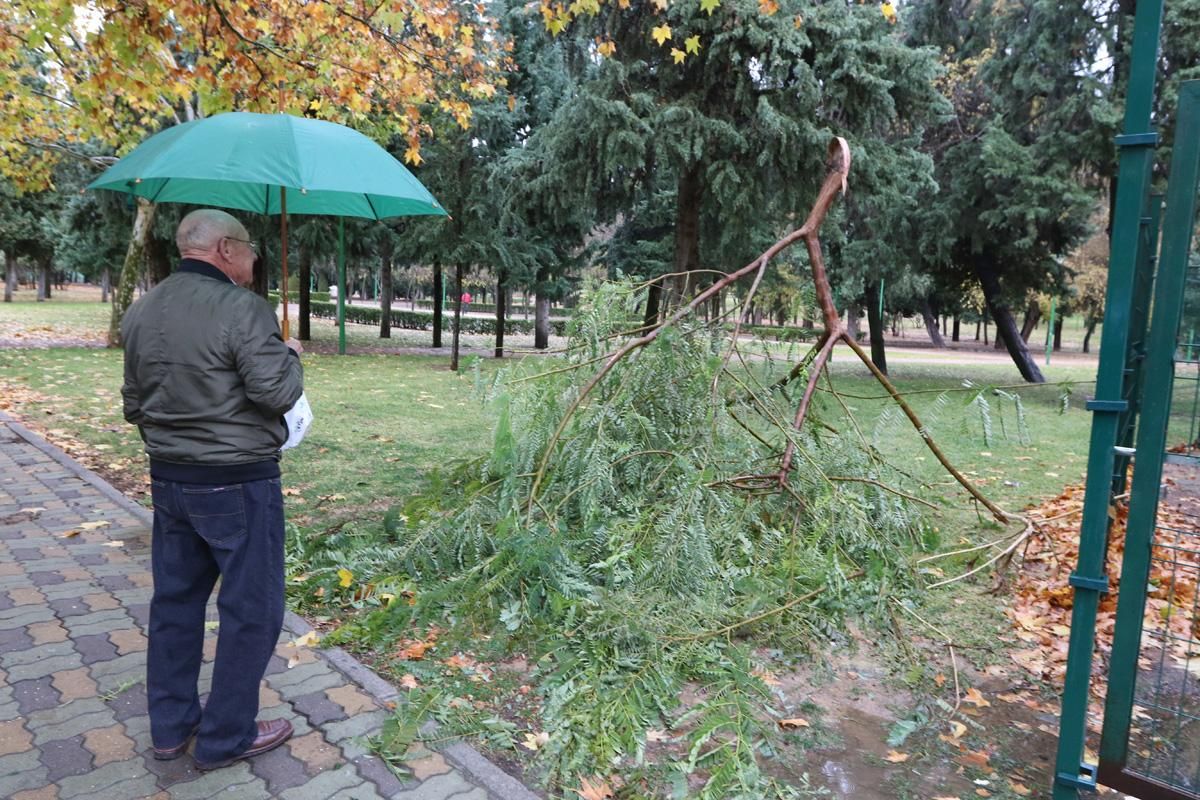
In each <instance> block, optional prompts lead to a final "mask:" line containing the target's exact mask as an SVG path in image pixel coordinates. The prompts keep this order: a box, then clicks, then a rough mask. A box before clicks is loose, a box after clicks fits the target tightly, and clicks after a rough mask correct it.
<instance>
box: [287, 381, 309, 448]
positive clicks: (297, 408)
mask: <svg viewBox="0 0 1200 800" xmlns="http://www.w3.org/2000/svg"><path fill="white" fill-rule="evenodd" d="M283 421H284V422H285V423H286V424H287V429H288V438H287V441H286V442H284V443H283V447H281V448H279V449H280V450H290V449H292V448H293V447H295V446H296V445H298V444H300V442H301V441H302V440H303V439H304V434H306V433H308V426H309V425H312V421H313V413H312V406H310V405H309V404H308V397H306V396H305V394H304V393H303V392H301V393H300V399H299V400H297V401H296V405H294V406H292V407H291V408H290V409H288V412H287V413H286V414H284V415H283Z"/></svg>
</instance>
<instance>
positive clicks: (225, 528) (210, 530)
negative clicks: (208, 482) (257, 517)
mask: <svg viewBox="0 0 1200 800" xmlns="http://www.w3.org/2000/svg"><path fill="white" fill-rule="evenodd" d="M182 495H183V507H184V511H185V512H186V513H187V516H188V519H189V520H191V523H192V525H193V527H195V529H196V532H197V533H199V534H200V536H201V537H203V539H204V540H205V541H206V542H208V543H209V544H213V545H215V544H220V543H222V542H230V541H232V540H234V539H236V538H238V537H239V536H241V535H242V534H244V533H245V532H246V506H245V502H244V500H243V498H242V487H241V485H240V484H234V485H232V486H205V487H204V488H195V487H192V488H185V489H183V490H182Z"/></svg>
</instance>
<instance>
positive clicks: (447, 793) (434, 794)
mask: <svg viewBox="0 0 1200 800" xmlns="http://www.w3.org/2000/svg"><path fill="white" fill-rule="evenodd" d="M474 788H475V787H474V786H472V785H471V784H469V783H467V782H466V781H465V780H464V779H463V778H462V776H461V775H459V774H458V773H456V772H448V773H446V774H445V775H437V776H435V777H432V778H430V779H429V780H427V781H424V782H423V783H421V784H419V785H418V786H415V787H413V788H411V789H407V790H405V791H402V792H398V793H397V794H394V795H392V800H450V798H451V797H454V796H455V795H460V794H465V793H467V792H469V791H471V790H472V789H474ZM483 797H484V798H486V797H487V795H486V794H485V795H483Z"/></svg>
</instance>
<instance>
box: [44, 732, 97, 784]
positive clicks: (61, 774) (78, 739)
mask: <svg viewBox="0 0 1200 800" xmlns="http://www.w3.org/2000/svg"><path fill="white" fill-rule="evenodd" d="M38 750H40V751H41V754H42V763H43V764H45V765H46V769H47V770H48V772H47V774H46V780H47V781H48V782H50V783H58V782H59V781H60V780H61V779H63V778H65V777H67V776H68V775H85V774H87V773H89V772H91V771H92V754H91V753H89V752H88V751H87V750H85V749H84V748H83V737H82V736H72V737H71V738H70V739H57V740H55V741H52V742H42V743H41V744H40V745H39V746H38Z"/></svg>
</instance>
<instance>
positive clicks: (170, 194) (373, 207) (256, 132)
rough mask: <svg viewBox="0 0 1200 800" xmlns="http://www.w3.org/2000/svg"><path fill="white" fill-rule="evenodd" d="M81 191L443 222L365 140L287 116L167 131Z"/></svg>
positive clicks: (420, 190) (248, 116)
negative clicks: (432, 218)
mask: <svg viewBox="0 0 1200 800" xmlns="http://www.w3.org/2000/svg"><path fill="white" fill-rule="evenodd" d="M88 188H89V189H111V190H113V191H117V192H126V193H129V194H134V195H137V196H139V197H145V198H146V199H147V200H150V201H152V202H155V203H194V204H196V205H207V206H218V207H220V208H235V209H241V210H243V211H253V212H256V213H259V214H279V213H280V212H281V211H285V212H286V213H291V214H328V215H331V216H341V217H364V218H366V219H386V218H388V217H404V216H416V215H424V214H433V215H442V216H445V215H446V210H445V209H444V208H442V206H441V204H439V203H438V201H437V200H436V199H434V197H433V195H432V194H430V193H429V190H427V189H426V188H425V187H424V186H422V185H421V182H420V181H418V180H417V179H416V178H414V177H413V175H412V173H411V172H409V171H408V170H407V169H405V167H404V165H403V164H401V163H400V162H399V161H397V160H396V159H395V158H394V157H393V156H392V155H391V154H390V153H388V152H387V151H386V150H384V149H383V148H382V147H380V146H379V145H378V144H376V143H375V142H373V141H372V140H371V139H369V138H367V137H366V136H363V135H362V134H361V133H359V132H358V131H355V130H352V129H350V128H347V127H345V126H343V125H337V124H334V123H332V122H325V121H324V120H319V119H306V118H304V117H295V116H291V115H290V114H253V113H249V112H231V113H228V114H218V115H216V116H213V117H208V118H206V119H199V120H196V121H194V122H186V123H184V124H182V125H175V126H173V127H170V128H167V129H166V130H164V131H161V132H160V133H156V134H155V135H154V136H151V137H150V138H149V139H147V140H146V141H144V142H142V143H141V144H140V145H138V146H137V148H135V149H134V150H133V151H132V152H131V153H129V155H127V156H125V157H123V158H122V159H121V160H120V161H118V162H117V163H116V164H114V165H113V166H112V167H110V168H109V169H108V170H106V171H105V172H104V174H103V175H101V176H100V177H99V178H97V179H96V180H94V181H92V182H91V183H90V184H89V185H88ZM282 195H286V198H285V197H283V196H282ZM284 203H286V205H283V204H284Z"/></svg>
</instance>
